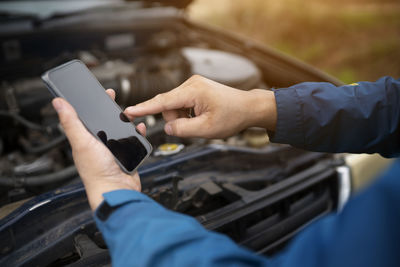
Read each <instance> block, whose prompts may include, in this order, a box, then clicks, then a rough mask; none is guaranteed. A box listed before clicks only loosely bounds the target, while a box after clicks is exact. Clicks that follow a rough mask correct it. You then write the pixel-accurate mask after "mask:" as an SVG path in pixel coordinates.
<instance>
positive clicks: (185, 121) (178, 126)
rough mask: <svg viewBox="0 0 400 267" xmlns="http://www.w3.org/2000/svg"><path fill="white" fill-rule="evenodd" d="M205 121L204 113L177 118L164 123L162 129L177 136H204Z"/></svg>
mask: <svg viewBox="0 0 400 267" xmlns="http://www.w3.org/2000/svg"><path fill="white" fill-rule="evenodd" d="M206 123H207V117H206V116H205V115H202V116H198V117H194V118H179V119H176V120H173V121H170V122H168V123H167V124H165V127H164V129H165V132H166V133H167V134H168V135H174V136H178V137H206V136H207V134H206V128H207V127H205V125H206ZM208 134H209V132H208Z"/></svg>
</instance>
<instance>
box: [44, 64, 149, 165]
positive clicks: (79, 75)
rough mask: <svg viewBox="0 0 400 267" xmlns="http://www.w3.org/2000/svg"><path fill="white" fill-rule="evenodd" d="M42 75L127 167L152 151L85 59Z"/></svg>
mask: <svg viewBox="0 0 400 267" xmlns="http://www.w3.org/2000/svg"><path fill="white" fill-rule="evenodd" d="M42 78H43V80H44V81H45V83H46V85H47V86H48V87H49V90H51V91H52V93H53V94H55V95H56V96H60V97H63V98H65V99H66V100H67V101H68V102H69V103H70V104H71V105H72V106H73V107H74V108H75V110H76V112H77V113H78V116H79V118H80V119H81V120H82V122H83V123H84V124H85V126H86V128H88V130H89V131H90V132H91V133H92V134H93V135H95V136H97V137H98V139H100V140H101V141H102V142H103V143H104V144H105V145H106V146H107V147H108V148H109V150H110V151H111V152H112V154H113V155H114V157H115V158H116V159H117V160H118V161H119V163H120V165H122V167H123V169H124V168H125V171H127V172H132V171H134V170H135V169H136V168H137V166H138V165H139V164H140V163H141V162H142V161H143V160H144V159H145V158H146V157H147V156H148V154H149V153H150V152H151V145H150V143H149V142H148V141H147V140H146V139H145V138H144V137H143V136H141V135H140V134H139V133H138V132H137V131H136V129H135V126H134V125H133V123H131V122H130V121H129V120H128V119H127V118H126V117H125V115H124V114H123V113H122V110H121V108H120V107H119V106H118V105H117V104H116V103H115V102H114V101H113V100H112V99H111V98H110V97H109V96H108V95H107V94H106V92H105V90H104V88H103V86H102V85H101V84H100V83H99V81H98V80H97V79H96V78H95V77H94V75H93V74H92V73H91V72H90V70H89V69H88V68H87V67H86V66H85V65H84V64H83V63H82V62H81V61H79V60H73V61H70V62H68V63H66V64H63V65H61V66H59V67H57V68H54V69H52V70H50V71H48V72H46V73H45V74H44V75H43V76H42ZM99 157H101V155H99Z"/></svg>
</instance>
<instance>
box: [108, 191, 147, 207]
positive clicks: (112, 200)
mask: <svg viewBox="0 0 400 267" xmlns="http://www.w3.org/2000/svg"><path fill="white" fill-rule="evenodd" d="M103 197H104V201H105V202H107V204H108V205H109V206H110V207H116V206H120V205H122V204H125V203H128V202H142V201H145V202H148V201H152V200H151V199H150V198H149V197H148V196H146V195H145V194H142V193H140V192H138V191H135V190H128V189H120V190H115V191H111V192H107V193H104V194H103Z"/></svg>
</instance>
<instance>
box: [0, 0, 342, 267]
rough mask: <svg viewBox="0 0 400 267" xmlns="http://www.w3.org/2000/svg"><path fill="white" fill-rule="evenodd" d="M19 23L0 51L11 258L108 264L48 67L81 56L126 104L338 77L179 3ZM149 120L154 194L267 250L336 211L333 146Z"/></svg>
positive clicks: (1, 206) (4, 233) (0, 153)
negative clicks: (196, 91) (201, 79)
mask: <svg viewBox="0 0 400 267" xmlns="http://www.w3.org/2000/svg"><path fill="white" fill-rule="evenodd" d="M116 13H118V16H115V14H116ZM16 27H17V26H16ZM18 27H21V28H18V30H15V31H14V32H11V33H9V32H7V33H3V35H2V38H1V44H2V48H3V53H2V56H1V58H0V62H1V63H2V64H0V77H1V83H0V125H1V129H0V192H1V194H0V218H2V220H1V221H0V222H1V225H2V227H1V228H0V237H1V238H0V240H3V241H2V242H4V243H2V244H1V245H2V247H3V250H2V251H1V255H2V256H3V261H1V260H0V262H3V263H7V264H16V265H18V266H20V265H32V264H37V263H41V264H42V265H43V263H44V262H45V265H49V266H64V265H66V264H72V265H70V266H87V265H86V264H87V263H88V262H92V261H94V262H95V263H98V264H99V263H101V264H105V265H106V264H108V263H109V256H108V252H107V250H106V246H105V244H104V242H103V241H102V239H101V235H100V233H99V232H98V230H97V229H96V227H95V225H94V222H93V219H92V217H91V212H90V210H89V208H88V204H87V200H86V196H85V194H84V189H83V187H82V184H81V182H80V178H79V176H78V173H77V171H76V168H75V167H74V164H73V160H72V155H71V148H70V146H69V144H68V142H67V140H66V137H65V135H64V134H63V131H62V129H61V127H60V126H59V123H58V119H57V116H56V113H55V111H54V110H53V108H52V107H51V104H50V101H51V99H52V96H51V95H50V93H49V92H48V91H47V89H46V88H45V86H44V84H43V83H42V81H41V80H40V75H41V74H42V73H43V72H44V71H45V70H47V69H49V68H52V67H55V66H57V65H59V64H61V63H63V62H66V61H68V60H72V59H75V58H77V59H80V60H82V61H83V62H84V63H85V64H86V65H87V66H88V67H89V68H90V70H91V71H92V72H93V73H94V74H95V76H96V77H97V78H98V80H99V81H100V82H101V84H102V85H103V86H104V87H105V88H113V89H114V90H115V91H116V96H117V97H116V102H117V103H118V104H119V105H120V106H121V107H122V108H124V107H127V106H130V105H135V104H137V103H140V102H142V101H144V100H147V99H150V98H151V97H154V96H155V95H157V94H160V93H163V92H167V91H169V90H171V89H173V88H175V87H177V86H179V85H180V84H181V83H182V82H184V81H185V80H186V79H188V78H189V77H190V76H191V75H194V74H199V75H202V76H205V77H207V78H210V79H213V80H215V81H217V82H221V83H223V84H226V85H229V86H232V87H235V88H239V89H242V90H250V89H253V88H259V89H265V90H269V89H270V88H273V87H284V86H289V85H291V84H294V83H296V82H300V81H307V80H317V81H319V80H321V81H330V82H334V83H339V82H338V81H336V80H335V79H333V78H331V77H329V76H327V75H325V74H323V73H321V72H319V71H317V70H314V69H312V68H307V67H306V66H304V65H303V64H301V63H298V62H297V61H295V60H290V59H288V58H286V57H284V56H282V55H280V54H277V53H275V52H271V51H269V50H268V49H263V48H260V47H259V46H257V45H255V44H252V43H249V42H247V41H243V40H242V39H240V38H238V37H236V36H231V35H229V34H226V33H222V32H218V31H216V30H212V29H208V28H207V27H203V26H199V25H196V24H193V23H191V22H190V21H188V20H187V19H185V17H184V16H182V14H181V11H180V10H177V9H174V8H170V7H152V8H144V9H137V8H132V9H131V8H126V7H124V8H116V9H115V10H114V12H113V13H112V12H109V11H107V12H106V11H100V12H93V13H89V14H78V15H76V16H73V17H65V18H64V17H60V18H57V19H54V20H49V21H45V22H42V23H40V24H39V25H36V26H35V27H34V28H31V27H30V28H26V26H24V25H22V26H18ZM249 51H251V52H249ZM139 122H145V123H146V125H147V138H148V140H149V141H150V143H151V144H152V145H153V147H154V152H153V153H152V155H151V156H150V158H149V159H148V160H147V162H146V163H145V164H144V165H143V166H142V167H141V168H139V173H140V176H141V181H142V188H143V193H145V194H147V195H149V196H150V197H152V198H153V199H155V200H156V201H157V202H159V203H160V204H162V205H163V206H165V207H166V208H169V209H172V210H175V211H178V212H182V213H185V214H188V215H190V216H194V217H195V218H196V219H197V220H199V221H200V222H201V223H202V224H203V225H204V226H205V227H206V228H207V229H210V230H215V231H218V232H221V233H224V234H226V235H228V236H230V237H231V238H232V239H233V240H235V241H236V242H237V243H239V244H241V245H243V246H246V247H249V248H250V249H253V250H254V251H256V252H258V253H264V254H268V253H275V252H277V251H279V250H280V249H281V248H282V247H283V245H284V244H285V243H286V242H287V241H288V240H289V239H290V238H291V237H292V236H293V235H294V234H295V233H296V232H297V231H299V230H301V229H302V228H303V227H304V226H305V225H307V224H308V223H310V222H311V221H313V220H315V219H316V218H319V217H320V216H322V215H324V214H326V213H329V212H331V211H333V210H335V209H336V208H337V204H338V192H339V190H340V188H339V187H338V174H337V171H336V168H337V167H338V166H341V165H343V162H342V161H340V160H337V159H335V158H333V157H332V156H331V155H328V154H323V153H312V152H306V151H302V150H299V149H295V148H292V147H289V146H285V145H278V144H271V143H269V140H268V135H267V133H266V131H265V129H260V128H250V129H247V130H245V131H243V132H241V133H239V134H238V135H236V136H233V137H230V138H227V139H223V140H206V139H199V138H177V137H172V136H167V135H166V134H165V133H164V130H163V127H164V122H163V120H162V117H161V116H160V115H156V116H146V117H143V118H138V119H137V120H135V121H134V123H136V124H137V123H139ZM60 218H62V219H60ZM26 225H29V227H26ZM44 240H46V244H49V245H46V246H44V245H43V242H44ZM27 241H29V242H27ZM87 251H91V252H90V253H87ZM94 255H97V256H96V257H94Z"/></svg>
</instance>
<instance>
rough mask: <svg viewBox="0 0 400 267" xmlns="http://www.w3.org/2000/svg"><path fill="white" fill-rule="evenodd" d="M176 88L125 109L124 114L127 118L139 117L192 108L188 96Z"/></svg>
mask: <svg viewBox="0 0 400 267" xmlns="http://www.w3.org/2000/svg"><path fill="white" fill-rule="evenodd" d="M178 88H179V87H178ZM178 88H176V89H174V90H172V91H170V92H167V93H164V94H159V95H156V96H155V97H153V98H152V99H150V100H147V101H145V102H143V103H140V104H137V105H135V106H131V107H127V108H126V109H125V114H126V115H127V116H129V117H141V116H145V115H151V114H157V113H160V112H163V111H167V110H174V109H180V108H186V107H192V106H193V103H191V102H192V101H191V100H190V98H188V94H187V93H186V92H185V91H184V90H178Z"/></svg>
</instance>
